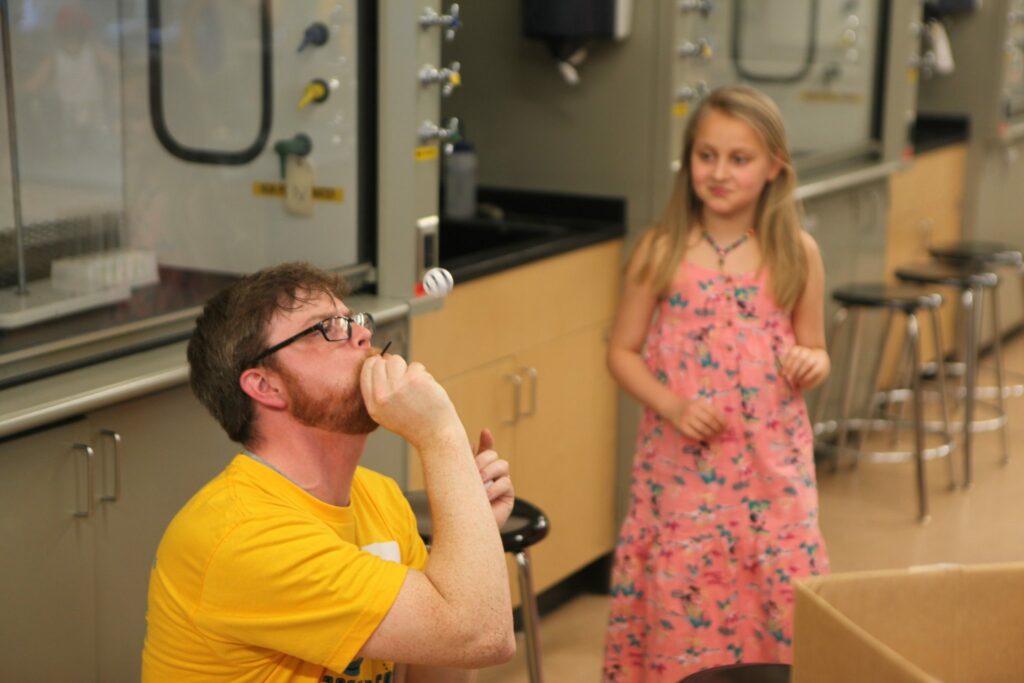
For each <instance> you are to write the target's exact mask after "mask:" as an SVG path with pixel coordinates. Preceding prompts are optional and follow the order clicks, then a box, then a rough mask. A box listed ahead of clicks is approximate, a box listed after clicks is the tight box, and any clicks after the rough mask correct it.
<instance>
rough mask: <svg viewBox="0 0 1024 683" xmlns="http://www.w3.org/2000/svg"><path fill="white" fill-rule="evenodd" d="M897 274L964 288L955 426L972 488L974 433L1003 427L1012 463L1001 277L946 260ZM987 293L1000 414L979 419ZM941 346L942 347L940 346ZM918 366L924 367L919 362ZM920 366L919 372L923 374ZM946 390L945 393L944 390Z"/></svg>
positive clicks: (922, 282)
mask: <svg viewBox="0 0 1024 683" xmlns="http://www.w3.org/2000/svg"><path fill="white" fill-rule="evenodd" d="M896 277H897V278H898V279H899V280H900V281H901V282H907V283H914V284H918V285H930V286H936V285H941V286H947V287H955V288H957V289H958V290H960V298H959V308H958V309H957V313H958V317H957V319H958V320H959V321H961V322H962V323H963V324H962V325H961V327H962V329H963V335H964V345H963V349H962V351H958V354H960V355H962V358H961V359H960V360H961V361H962V363H963V377H964V384H963V391H962V392H961V393H962V395H963V406H964V415H963V420H962V421H961V422H960V423H959V424H957V423H956V422H954V423H953V428H954V429H956V428H958V427H959V428H961V429H962V430H963V449H964V488H969V487H970V486H971V484H972V483H973V481H974V456H973V444H972V441H973V439H972V435H973V433H974V432H981V431H992V430H995V429H999V430H1001V435H1002V449H1003V457H1002V462H1003V464H1004V465H1005V464H1006V463H1007V462H1009V458H1010V451H1009V448H1008V443H1007V433H1006V405H1005V399H1004V390H1003V377H1004V368H1003V345H1002V332H1001V330H1000V325H999V300H998V291H999V290H998V285H999V276H998V275H996V274H995V273H994V272H992V271H990V270H979V269H977V268H976V267H975V266H973V265H970V264H967V265H960V266H957V265H949V264H945V263H926V264H921V265H913V266H905V267H902V268H897V269H896ZM986 292H988V293H989V295H990V296H991V298H992V306H991V308H992V327H993V332H994V337H993V340H992V346H993V355H994V356H995V364H996V384H997V388H996V392H995V394H996V401H997V406H996V415H995V416H994V417H992V418H987V419H979V418H978V416H977V415H976V410H975V408H976V406H975V403H976V399H977V396H978V394H977V388H978V386H977V385H978V361H979V358H978V355H979V343H978V340H979V338H980V336H981V322H982V311H983V309H984V303H985V298H986V296H985V295H986ZM940 348H941V347H940ZM936 365H937V366H942V367H943V370H944V372H943V375H945V369H946V368H945V363H937V364H936ZM914 367H915V368H920V366H918V365H915V366H914ZM919 372H920V370H919V369H918V371H917V373H915V374H919ZM943 393H945V392H944V391H943Z"/></svg>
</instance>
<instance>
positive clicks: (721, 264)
mask: <svg viewBox="0 0 1024 683" xmlns="http://www.w3.org/2000/svg"><path fill="white" fill-rule="evenodd" d="M753 236H754V231H753V230H747V231H746V232H745V233H743V234H742V235H741V236H740V238H739V239H737V240H736V241H735V242H732V243H731V244H727V245H726V246H724V247H722V246H719V244H718V242H716V241H715V238H714V237H712V236H711V233H709V232H708V231H707V230H704V231H703V237H704V241H706V242H707V243H708V244H710V245H711V248H712V249H714V250H715V253H716V254H718V269H719V270H725V257H726V256H728V255H729V253H730V252H732V251H734V250H735V249H736V248H737V247H738V246H740V245H741V244H743V243H744V242H746V241H747V240H748V239H750V238H751V237H753Z"/></svg>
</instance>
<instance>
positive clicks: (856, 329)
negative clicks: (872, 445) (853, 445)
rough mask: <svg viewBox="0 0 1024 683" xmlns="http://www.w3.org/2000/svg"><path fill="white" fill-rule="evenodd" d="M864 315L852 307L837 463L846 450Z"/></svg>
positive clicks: (837, 443) (837, 444) (837, 441)
mask: <svg viewBox="0 0 1024 683" xmlns="http://www.w3.org/2000/svg"><path fill="white" fill-rule="evenodd" d="M863 317H864V314H863V311H861V310H860V309H854V311H853V332H852V334H853V341H852V342H851V343H850V363H849V365H847V367H848V368H849V373H848V374H847V375H846V377H845V378H844V381H845V382H846V387H845V389H844V391H843V401H842V404H841V405H842V407H841V411H842V413H841V414H840V416H839V437H838V439H837V440H836V463H837V465H838V461H839V458H841V457H842V455H843V451H845V450H846V441H847V439H848V437H849V433H850V432H849V429H848V428H847V422H849V420H850V408H851V404H852V403H853V390H854V387H855V385H856V382H855V380H856V378H857V366H858V364H859V362H860V338H861V334H860V329H861V322H862V319H863Z"/></svg>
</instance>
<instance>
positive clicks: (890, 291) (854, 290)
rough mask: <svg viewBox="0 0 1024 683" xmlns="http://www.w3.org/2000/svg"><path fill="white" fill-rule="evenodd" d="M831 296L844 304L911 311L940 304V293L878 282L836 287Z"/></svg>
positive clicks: (931, 307) (934, 307)
mask: <svg viewBox="0 0 1024 683" xmlns="http://www.w3.org/2000/svg"><path fill="white" fill-rule="evenodd" d="M832 298H833V299H834V300H835V301H836V302H838V303H840V304H843V305H845V306H866V307H868V308H892V309H897V310H900V311H907V312H912V311H916V310H918V309H936V308H938V307H939V306H941V305H942V295H940V294H938V293H934V292H921V291H920V290H918V289H911V288H909V287H898V286H893V285H886V284H883V283H880V282H868V283H858V284H852V285H845V286H843V287H838V288H836V289H835V290H834V291H833V292H832Z"/></svg>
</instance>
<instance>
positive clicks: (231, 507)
mask: <svg viewBox="0 0 1024 683" xmlns="http://www.w3.org/2000/svg"><path fill="white" fill-rule="evenodd" d="M426 561H427V553H426V548H425V547H424V545H423V541H422V540H420V537H419V534H418V533H417V532H416V518H415V516H414V515H413V512H412V510H411V509H410V507H409V504H408V503H407V502H406V500H405V497H404V496H403V495H402V492H401V491H400V490H399V488H398V486H397V484H395V482H394V481H393V480H391V479H389V478H387V477H385V476H382V475H380V474H377V473H375V472H372V471H370V470H367V469H364V468H361V467H360V468H358V469H357V470H356V475H355V477H354V478H353V481H352V492H351V497H350V504H349V505H348V506H347V507H336V506H333V505H328V504H326V503H324V502H322V501H320V500H318V499H316V498H314V497H313V496H311V495H309V494H308V493H306V492H305V491H303V490H302V489H300V488H299V487H298V486H296V485H295V484H293V483H292V482H291V481H289V480H288V479H286V478H285V477H284V476H282V475H281V474H279V473H278V472H276V471H274V470H273V469H271V468H270V467H268V466H266V465H264V464H262V463H259V462H257V461H255V460H253V459H252V458H249V457H247V456H245V455H239V456H237V457H236V458H235V459H234V460H233V461H232V462H231V464H230V465H228V467H227V468H226V469H225V470H224V471H223V472H222V473H221V474H220V475H218V476H217V477H216V478H215V479H214V480H213V481H211V482H210V483H208V484H207V485H206V486H204V487H203V488H202V489H201V490H200V491H199V492H198V493H197V494H196V495H195V496H194V497H193V498H192V500H190V501H189V502H188V503H187V504H186V505H185V507H183V508H182V509H181V511H180V512H179V513H178V514H177V516H176V517H175V518H174V520H172V521H171V524H170V525H169V526H168V527H167V531H166V532H165V533H164V537H163V540H162V541H161V542H160V547H159V548H158V549H157V554H156V561H155V563H154V565H153V570H152V572H151V574H150V580H149V610H148V613H147V616H146V619H147V622H148V629H147V632H146V644H145V647H144V649H143V653H142V680H143V681H144V682H147V683H158V682H160V683H162V682H163V681H174V682H176V683H179V682H182V681H233V682H244V681H266V682H268V683H281V682H284V681H287V682H289V683H294V682H298V681H304V682H305V681H308V682H310V683H312V682H313V681H316V682H317V683H343V682H344V683H350V682H353V681H357V682H359V683H362V682H364V681H365V682H366V683H379V682H382V681H390V680H391V677H392V673H391V672H392V671H393V670H394V664H393V663H392V662H381V661H374V660H369V659H362V658H359V659H357V657H356V654H357V653H358V652H359V649H360V648H361V647H362V646H363V644H364V643H365V642H366V640H367V639H368V638H369V637H370V635H371V634H372V633H373V631H374V630H375V629H376V628H377V626H378V625H379V624H380V622H381V620H383V618H384V616H385V615H386V614H387V612H388V610H389V609H390V608H391V605H392V603H394V601H395V598H396V597H397V596H398V591H399V589H400V588H401V587H402V582H403V581H404V580H405V575H406V572H407V571H408V569H409V568H410V567H413V568H416V569H421V568H422V567H423V566H424V565H425V564H426Z"/></svg>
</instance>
